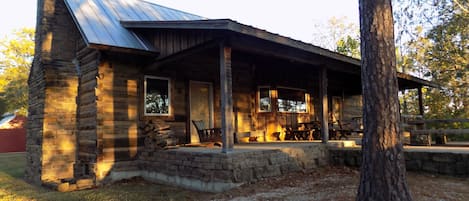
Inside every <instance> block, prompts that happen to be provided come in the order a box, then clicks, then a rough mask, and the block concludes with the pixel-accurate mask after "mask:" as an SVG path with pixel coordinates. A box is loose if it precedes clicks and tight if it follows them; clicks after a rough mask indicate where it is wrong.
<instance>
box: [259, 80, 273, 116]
mask: <svg viewBox="0 0 469 201" xmlns="http://www.w3.org/2000/svg"><path fill="white" fill-rule="evenodd" d="M261 88H267V89H268V90H269V104H270V107H269V110H261ZM272 103H273V101H272V87H270V86H258V87H257V112H259V113H267V112H272Z"/></svg>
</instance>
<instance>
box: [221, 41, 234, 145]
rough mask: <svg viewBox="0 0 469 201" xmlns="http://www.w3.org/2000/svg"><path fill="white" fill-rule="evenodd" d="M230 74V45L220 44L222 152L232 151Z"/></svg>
mask: <svg viewBox="0 0 469 201" xmlns="http://www.w3.org/2000/svg"><path fill="white" fill-rule="evenodd" d="M231 78H232V75H231V47H227V46H225V44H224V43H221V44H220V93H221V100H220V102H221V104H220V105H221V108H220V110H221V129H222V141H223V146H222V152H223V153H227V152H230V151H233V144H234V141H233V131H234V129H233V92H232V79H231Z"/></svg>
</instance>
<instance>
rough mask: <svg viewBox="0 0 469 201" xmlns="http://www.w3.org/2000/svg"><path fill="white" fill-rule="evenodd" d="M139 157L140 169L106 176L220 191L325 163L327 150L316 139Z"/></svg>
mask: <svg viewBox="0 0 469 201" xmlns="http://www.w3.org/2000/svg"><path fill="white" fill-rule="evenodd" d="M139 159H140V160H139V161H138V164H139V169H140V170H135V169H134V170H125V169H122V170H120V171H119V170H113V171H112V172H111V173H110V174H109V175H108V177H109V178H107V180H108V181H117V180H121V179H125V178H131V177H136V176H140V177H143V178H144V179H147V180H149V181H153V182H158V183H165V184H171V185H176V186H180V187H184V188H188V189H193V190H198V191H206V192H222V191H225V190H228V189H231V188H233V187H237V186H239V185H241V184H244V183H248V182H252V181H257V180H259V179H263V178H268V177H275V176H279V175H283V174H287V173H290V172H298V171H311V170H313V169H315V168H317V167H320V166H325V165H327V164H328V161H327V159H328V152H327V147H326V145H324V144H320V143H294V144H291V145H289V144H283V145H281V146H279V145H275V144H270V145H269V144H259V146H258V147H256V145H251V146H249V147H243V146H240V147H236V148H235V151H233V152H230V153H227V154H224V153H221V150H220V149H219V148H179V149H173V150H165V151H157V152H153V153H143V154H142V155H141V156H140V158H139Z"/></svg>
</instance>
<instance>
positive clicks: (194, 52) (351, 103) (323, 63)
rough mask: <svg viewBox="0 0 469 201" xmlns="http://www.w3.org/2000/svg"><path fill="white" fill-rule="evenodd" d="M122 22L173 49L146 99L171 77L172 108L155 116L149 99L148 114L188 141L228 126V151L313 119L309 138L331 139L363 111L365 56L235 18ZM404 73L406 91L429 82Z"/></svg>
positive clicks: (151, 69)
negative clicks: (202, 130) (199, 124)
mask: <svg viewBox="0 0 469 201" xmlns="http://www.w3.org/2000/svg"><path fill="white" fill-rule="evenodd" d="M121 23H122V24H123V25H124V26H125V27H126V28H130V29H133V30H134V31H136V32H137V33H139V34H140V35H144V36H146V41H148V42H149V43H151V44H154V46H156V47H168V46H170V47H172V48H173V49H171V50H168V48H164V49H162V50H164V51H162V52H161V53H160V55H159V56H158V58H157V59H156V61H154V62H151V63H150V64H148V65H147V66H145V67H144V68H143V74H144V75H145V86H146V87H145V89H144V92H143V93H142V94H145V99H146V98H147V93H150V91H151V90H149V89H148V88H147V87H148V86H150V85H149V84H147V83H149V82H159V81H161V80H166V83H167V84H166V85H167V86H168V88H169V89H168V91H167V92H165V93H166V94H167V98H166V100H165V101H163V102H164V103H165V105H166V106H167V108H168V109H167V111H166V110H165V111H164V112H163V113H158V112H157V113H152V111H147V108H148V105H147V103H146V102H145V108H144V110H145V111H144V112H143V113H145V115H143V117H142V119H143V120H151V119H160V120H163V121H166V122H168V123H169V124H172V125H176V126H175V127H178V128H179V129H180V131H179V132H180V133H183V135H184V137H185V138H184V139H183V140H182V141H183V142H184V143H198V142H200V141H199V139H198V135H197V130H195V127H194V125H193V124H192V121H194V120H203V121H204V122H205V125H206V127H207V128H219V129H220V130H221V134H222V141H223V143H222V144H223V146H222V152H224V153H227V152H230V151H233V147H234V146H233V145H234V143H235V141H237V140H238V141H241V139H240V138H242V137H244V138H246V137H251V136H254V137H256V141H262V142H275V141H283V140H285V139H287V140H288V139H291V138H287V136H286V135H287V133H288V132H286V131H287V130H288V129H289V128H292V127H296V126H298V125H299V124H306V123H310V122H317V124H318V125H317V126H316V128H315V129H314V130H313V129H312V130H311V132H312V133H315V135H314V136H313V137H312V138H308V140H313V139H316V140H318V139H320V140H321V141H322V142H323V143H327V141H328V140H329V136H330V135H329V131H331V129H330V127H331V126H334V127H335V126H337V125H336V124H337V123H340V122H347V121H349V122H353V121H355V122H356V121H357V120H358V121H359V120H360V118H361V116H362V114H361V107H362V103H361V96H360V94H361V80H360V62H359V60H356V59H353V58H350V57H346V56H343V55H340V54H337V53H334V52H330V51H328V50H325V49H322V48H319V47H315V46H312V45H309V44H305V43H302V42H300V41H296V40H293V39H290V38H286V37H282V36H279V35H276V34H272V33H269V32H266V31H264V30H260V29H256V28H254V27H250V26H246V25H242V24H239V23H237V22H234V21H231V20H203V21H189V22H164V23H163V22H135V21H133V22H121ZM161 38H170V39H171V38H172V39H175V40H173V41H171V40H161ZM398 78H399V87H400V88H401V89H407V88H414V87H421V86H423V85H428V84H429V82H426V81H425V80H421V79H418V78H415V77H412V76H409V75H405V74H398ZM166 85H165V86H166ZM155 86H156V85H155ZM163 93H164V92H163ZM318 132H320V133H318ZM235 136H236V138H235ZM303 140H305V139H303Z"/></svg>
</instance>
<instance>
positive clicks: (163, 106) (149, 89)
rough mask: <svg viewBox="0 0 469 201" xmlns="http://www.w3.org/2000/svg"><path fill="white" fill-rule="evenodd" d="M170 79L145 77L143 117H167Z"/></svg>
mask: <svg viewBox="0 0 469 201" xmlns="http://www.w3.org/2000/svg"><path fill="white" fill-rule="evenodd" d="M170 100H171V93H170V79H169V78H163V77H154V76H145V115H153V116H159V115H169V108H170Z"/></svg>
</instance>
